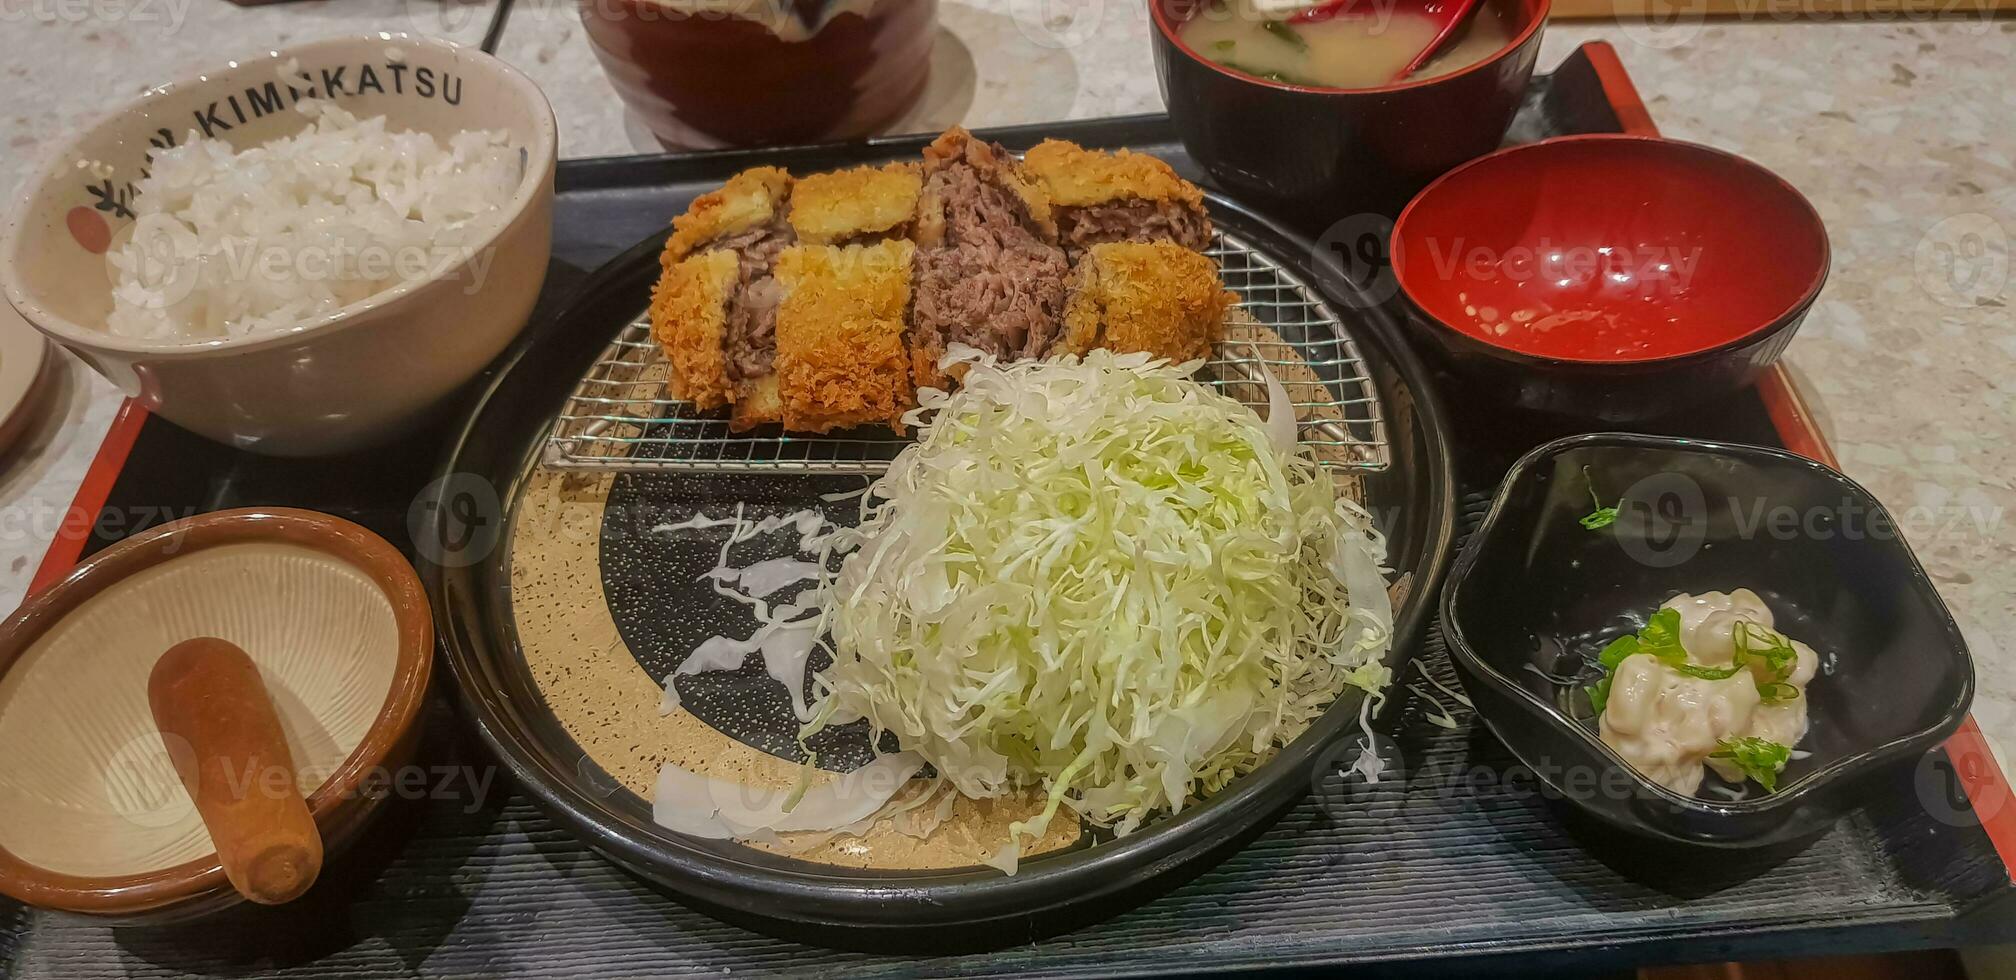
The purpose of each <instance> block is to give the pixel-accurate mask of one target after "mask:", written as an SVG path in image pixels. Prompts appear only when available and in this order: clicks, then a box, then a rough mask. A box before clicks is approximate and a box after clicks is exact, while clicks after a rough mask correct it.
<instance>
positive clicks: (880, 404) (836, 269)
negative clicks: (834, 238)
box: [777, 239, 917, 432]
mask: <svg viewBox="0 0 2016 980" xmlns="http://www.w3.org/2000/svg"><path fill="white" fill-rule="evenodd" d="M915 252H916V246H915V245H913V244H911V243H910V242H908V241H905V240H902V239H891V240H889V241H884V242H879V243H877V244H874V245H849V246H847V247H846V248H838V247H835V246H831V245H798V246H794V247H792V248H789V249H786V250H785V251H784V254H783V255H782V256H780V257H779V258H778V260H777V281H778V283H779V285H780V286H781V289H782V302H781V303H780V304H779V306H778V309H777V388H778V393H779V395H780V398H781V402H782V415H783V421H784V427H785V428H786V429H789V430H791V431H794V432H830V431H832V430H834V429H846V428H851V427H853V426H857V425H865V424H868V423H871V422H883V423H887V424H888V425H889V426H890V427H891V428H893V429H895V430H897V431H898V432H901V431H902V430H903V424H902V419H903V413H904V412H907V411H909V410H910V409H912V408H914V407H916V405H917V399H916V394H915V391H914V389H913V388H912V386H911V379H910V368H911V365H910V359H909V355H908V352H907V351H906V350H905V347H904V343H903V321H904V314H905V313H906V312H907V311H908V310H909V308H910V276H911V266H912V263H913V262H914V261H915Z"/></svg>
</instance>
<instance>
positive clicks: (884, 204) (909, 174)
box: [791, 163, 924, 245]
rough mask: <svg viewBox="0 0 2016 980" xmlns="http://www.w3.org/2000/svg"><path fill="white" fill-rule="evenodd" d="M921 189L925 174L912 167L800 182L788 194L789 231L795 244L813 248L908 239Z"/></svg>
mask: <svg viewBox="0 0 2016 980" xmlns="http://www.w3.org/2000/svg"><path fill="white" fill-rule="evenodd" d="M923 189H924V176H923V172H922V170H921V168H919V167H918V165H917V164H914V163H892V164H889V165H887V166H883V167H856V168H854V169H852V170H838V171H834V172H833V173H825V174H813V175H811V176H809V177H801V178H799V179H798V183H797V185H796V186H795V187H793V188H792V190H791V227H792V228H793V229H794V230H795V231H797V233H798V240H799V241H801V242H806V243H808V244H812V245H857V244H858V245H872V244H874V243H875V242H878V241H880V240H882V239H884V238H908V237H910V232H911V228H912V226H913V223H914V222H915V220H916V217H917V198H918V195H919V194H921V193H922V192H923Z"/></svg>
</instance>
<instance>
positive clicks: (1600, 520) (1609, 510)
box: [1582, 466, 1624, 531]
mask: <svg viewBox="0 0 2016 980" xmlns="http://www.w3.org/2000/svg"><path fill="white" fill-rule="evenodd" d="M1582 478H1583V479H1585V480H1586V479H1588V478H1589V467H1587V466H1584V467H1582ZM1589 500H1590V501H1591V502H1593V503H1594V504H1595V505H1596V510H1595V511H1594V512H1592V513H1590V514H1588V515H1587V516H1585V517H1583V518H1582V526H1583V527H1586V528H1588V529H1589V530H1591V531H1596V530H1601V529H1602V528H1606V527H1609V526H1610V525H1612V524H1615V523H1617V508H1616V507H1605V506H1603V499H1602V498H1601V497H1598V496H1596V481H1594V480H1589ZM1617 503H1618V504H1619V505H1622V504H1623V503H1624V501H1623V500H1621V499H1620V500H1618V501H1617Z"/></svg>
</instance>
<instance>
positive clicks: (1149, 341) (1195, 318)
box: [1053, 239, 1238, 363]
mask: <svg viewBox="0 0 2016 980" xmlns="http://www.w3.org/2000/svg"><path fill="white" fill-rule="evenodd" d="M1237 299H1238V297H1237V296H1235V295H1234V294H1232V293H1230V292H1227V291H1226V290H1225V288H1224V287H1223V286H1222V285H1220V284H1219V280H1218V265H1217V263H1215V262H1212V261H1211V260H1210V259H1209V258H1207V257H1205V256H1203V255H1199V254H1198V253H1196V252H1193V251H1190V250H1189V249H1187V248H1184V247H1183V246H1181V245H1178V244H1176V243H1175V242H1172V241H1168V240H1166V239H1165V240H1161V241H1154V242H1106V243H1102V244H1098V245H1093V246H1091V247H1089V248H1087V249H1086V250H1085V254H1084V256H1083V257H1081V258H1080V259H1079V260H1078V264H1077V266H1075V267H1074V268H1073V270H1072V277H1071V294H1070V299H1069V300H1068V302H1067V303H1066V307H1065V312H1064V336H1063V337H1062V338H1061V339H1060V340H1059V341H1058V343H1057V348H1056V350H1055V351H1053V353H1055V354H1078V355H1083V354H1085V353H1086V352H1088V351H1090V350H1092V349H1093V348H1095V347H1104V348H1106V349H1107V350H1111V351H1116V352H1119V353H1132V352H1135V351H1146V352H1148V353H1150V354H1153V355H1155V356H1156V357H1164V358H1168V359H1169V360H1170V361H1173V362H1176V363H1182V362H1184V361H1191V360H1197V359H1200V358H1208V357H1210V356H1211V350H1212V348H1213V347H1214V346H1215V345H1216V344H1217V343H1218V341H1219V340H1220V339H1221V338H1222V337H1223V336H1224V330H1225V311H1226V309H1227V308H1229V307H1230V306H1231V305H1232V304H1233V303H1234V302H1235V301H1236V300H1237Z"/></svg>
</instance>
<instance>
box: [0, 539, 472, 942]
mask: <svg viewBox="0 0 2016 980" xmlns="http://www.w3.org/2000/svg"><path fill="white" fill-rule="evenodd" d="M198 636H215V637H220V638H222V639H225V640H229V641H230V642H232V643H234V644H237V645H238V646H239V647H240V648H242V649H243V650H244V651H245V652H246V653H247V654H249V655H250V656H251V657H252V660H253V661H254V663H256V664H257V665H258V667H259V673H260V678H261V680H262V681H263V682H264V684H265V686H266V689H267V692H268V693H269V695H270V696H271V697H272V700H273V704H274V707H275V709H276V710H277V712H278V714H279V716H280V721H281V727H282V729H283V731H284V732H285V734H286V736H287V743H288V748H289V750H290V751H291V754H292V755H293V759H294V765H295V769H296V775H297V783H298V784H299V786H300V789H301V793H302V795H303V796H305V797H306V798H307V800H308V806H309V809H310V811H311V812H312V813H313V814H314V816H315V823H316V826H317V828H318V829H319V830H320V831H321V834H322V840H323V846H324V849H325V852H326V853H327V854H329V855H330V857H329V860H330V861H331V863H333V862H334V861H335V860H336V859H337V858H336V852H337V851H338V850H339V849H340V848H341V847H342V846H343V845H344V844H345V843H347V842H348V841H349V840H350V839H352V838H354V837H355V836H356V834H357V833H358V831H359V830H360V829H361V828H362V827H363V825H364V822H365V820H366V818H367V817H368V816H369V815H370V814H371V813H372V811H374V810H375V809H376V808H377V807H378V805H379V804H380V803H381V802H382V801H383V800H384V799H385V797H386V794H385V793H384V792H383V790H384V787H385V786H386V785H387V782H386V779H387V776H388V775H391V774H393V773H395V772H396V770H397V769H398V768H399V767H401V766H403V765H405V764H406V763H407V762H408V761H409V760H410V758H411V755H412V750H413V745H414V742H415V740H416V738H417V732H418V728H419V726H418V725H416V724H415V719H416V718H417V717H418V715H419V712H420V707H421V704H422V702H423V700H424V699H425V697H426V691H427V683H428V677H429V673H430V669H431V666H432V657H433V645H434V626H433V620H432V616H431V614H430V613H429V611H428V606H427V598H426V595H425V593H424V592H422V590H421V587H420V582H419V579H418V578H417V577H416V576H415V575H414V573H413V569H412V566H410V565H408V564H407V562H406V559H405V558H404V557H403V556H402V555H400V553H399V552H398V550H397V549H395V548H393V547H392V546H391V545H390V544H387V543H386V542H385V541H384V539H382V538H379V537H378V536H377V535H374V534H372V533H371V532H370V531H367V530H365V529H364V528H361V527H358V526H357V525H355V524H352V523H350V522H348V521H345V520H341V519H339V518H335V517H330V516H328V515H325V514H316V513H312V512H309V511H302V510H288V509H280V508H261V509H246V510H231V511H221V512H218V513H214V514H205V515H202V516H199V517H192V518H188V519H186V520H181V521H176V522H174V523H172V524H168V525H164V526H162V527H160V528H156V529H154V530H152V531H148V532H146V533H144V534H140V535H136V536H134V537H132V538H129V539H127V540H125V541H122V542H120V543H118V544H116V545H113V546H112V547H110V548H107V549H105V550H104V551H102V552H100V553H98V554H97V555H95V556H93V557H91V558H90V559H88V560H87V561H85V562H84V563H83V564H81V565H78V566H77V567H76V568H75V569H74V570H72V571H71V572H70V574H69V575H68V576H66V577H64V578H63V580H62V581H60V582H58V583H56V584H55V585H53V586H51V587H49V588H48V589H46V590H44V591H43V592H41V593H39V594H37V595H35V596H33V597H31V598H30V599H29V600H28V601H27V602H25V603H23V604H22V606H21V608H20V609H17V610H15V612H14V613H13V615H11V616H9V617H8V618H7V620H6V621H5V622H4V623H0V893H4V894H6V895H8V896H11V897H13V898H15V899H18V900H20V901H22V902H25V903H27V904H30V905H35V906H39V907H42V908H48V909H56V910H61V911H66V912H74V913H80V914H84V915H89V916H93V917H104V918H112V919H121V920H131V919H148V920H159V919H166V918H183V917H187V916H191V915H196V914H201V913H204V912H209V911H214V910H216V909H220V908H224V907H227V906H229V905H232V904H235V903H236V902H238V901H239V900H240V898H239V895H238V893H237V892H236V891H234V890H233V889H232V887H231V885H230V883H229V882H228V881H227V880H226V878H225V875H224V869H223V867H222V866H221V865H220V864H219V863H218V860H217V854H216V849H215V847H214V845H212V843H211V841H210V836H209V833H208V832H207V831H206V830H205V829H204V827H203V822H202V818H201V817H200V816H199V815H198V814H197V812H196V808H195V806H194V804H193V802H192V801H191V800H190V799H189V796H188V794H187V793H186V792H185V791H184V790H183V788H182V784H181V782H180V780H179V779H178V777H177V776H176V773H175V769H174V766H173V764H172V763H171V762H170V760H169V757H168V753H167V750H166V749H165V748H164V746H163V744H162V740H161V736H160V732H159V730H158V729H157V728H156V727H155V724H154V718H153V714H152V712H151V710H150V708H149V705H148V701H147V677H148V673H149V672H150V671H151V670H152V669H153V666H154V662H155V661H156V660H157V659H159V658H160V656H161V654H162V653H163V652H165V651H166V650H167V649H168V648H169V647H171V646H173V645H174V644H176V643H179V642H181V641H183V640H187V639H191V638H193V637H198Z"/></svg>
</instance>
